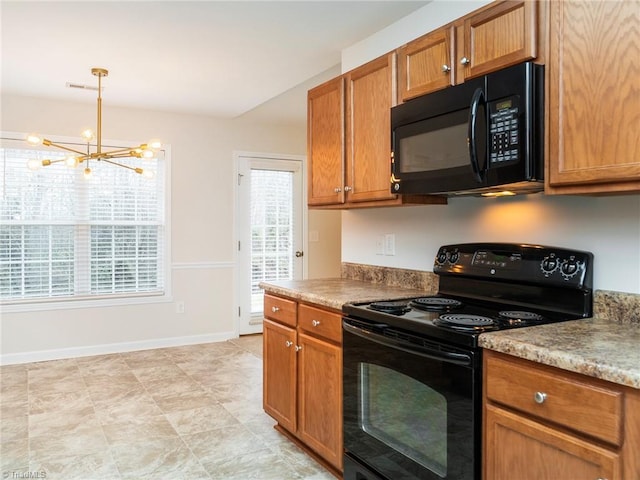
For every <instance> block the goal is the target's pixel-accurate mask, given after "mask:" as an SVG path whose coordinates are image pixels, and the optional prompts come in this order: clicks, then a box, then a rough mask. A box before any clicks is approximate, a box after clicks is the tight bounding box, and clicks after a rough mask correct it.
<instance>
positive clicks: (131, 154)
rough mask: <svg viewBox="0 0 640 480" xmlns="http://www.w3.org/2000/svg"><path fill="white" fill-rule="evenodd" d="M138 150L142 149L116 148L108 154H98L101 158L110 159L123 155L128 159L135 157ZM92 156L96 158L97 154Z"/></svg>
mask: <svg viewBox="0 0 640 480" xmlns="http://www.w3.org/2000/svg"><path fill="white" fill-rule="evenodd" d="M138 148H142V147H141V146H138V147H133V148H132V147H126V148H118V149H116V150H111V151H109V152H102V153H100V155H99V156H102V157H107V156H109V157H110V156H112V155H122V154H123V153H124V154H126V156H128V157H135V156H136V155H135V151H136V149H138ZM94 155H95V156H96V157H97V156H98V152H96V153H95V154H94Z"/></svg>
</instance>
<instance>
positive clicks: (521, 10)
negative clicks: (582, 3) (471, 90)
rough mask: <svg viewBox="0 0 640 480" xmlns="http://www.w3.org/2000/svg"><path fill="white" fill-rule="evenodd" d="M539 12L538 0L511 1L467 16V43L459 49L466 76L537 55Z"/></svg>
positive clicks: (465, 36) (465, 22) (480, 73)
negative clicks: (537, 19) (537, 18)
mask: <svg viewBox="0 0 640 480" xmlns="http://www.w3.org/2000/svg"><path fill="white" fill-rule="evenodd" d="M559 3H560V2H559ZM536 12H537V9H536V2H533V1H530V0H520V1H510V0H508V1H504V2H499V3H496V5H495V6H493V7H490V8H487V9H485V10H482V11H481V12H479V13H478V14H477V15H471V16H469V17H467V18H466V19H465V21H464V45H463V47H462V48H458V57H459V58H458V64H459V66H460V67H462V69H463V73H464V78H470V77H477V76H478V75H484V74H486V73H489V72H492V71H495V70H498V69H500V68H503V67H507V66H509V65H515V64H516V63H520V62H523V61H525V60H530V59H532V58H535V57H536V45H537V43H536V42H537V21H536V17H537V15H536Z"/></svg>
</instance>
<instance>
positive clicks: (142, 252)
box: [0, 147, 165, 303]
mask: <svg viewBox="0 0 640 480" xmlns="http://www.w3.org/2000/svg"><path fill="white" fill-rule="evenodd" d="M76 148H77V147H76ZM63 157H64V153H59V152H55V151H52V150H50V149H47V150H35V149H33V148H29V149H24V148H6V147H1V148H0V167H1V171H0V174H1V176H2V178H1V181H2V183H1V191H0V195H1V198H0V202H1V203H0V299H1V300H2V301H3V303H12V302H24V301H28V300H35V299H38V300H40V299H47V298H49V299H52V298H62V299H64V298H65V297H66V298H68V299H84V298H96V297H98V296H100V297H104V296H107V297H109V296H123V295H125V296H126V295H133V294H135V295H140V294H161V293H163V291H164V286H165V285H164V280H165V278H164V277H165V276H164V265H165V259H164V255H165V249H164V244H165V212H164V195H165V187H164V185H165V184H164V159H163V156H162V152H161V154H160V155H159V157H158V159H157V160H154V161H152V162H148V163H147V162H145V164H144V165H143V167H144V168H145V169H146V170H152V171H154V173H155V176H154V178H153V179H148V178H145V177H143V176H142V175H138V174H136V173H134V172H132V171H130V170H128V169H124V168H121V167H117V166H113V165H108V164H101V163H100V162H98V161H93V162H92V163H91V169H92V170H93V175H92V177H91V178H90V179H85V178H84V177H83V175H82V168H75V169H70V168H67V167H65V166H64V165H63V164H57V165H51V166H49V167H45V168H42V169H40V170H37V171H30V170H29V169H27V167H26V164H27V161H28V160H30V159H34V158H36V159H40V160H42V159H44V158H48V159H51V160H55V159H58V158H63ZM121 160H122V162H121V163H123V164H125V165H135V166H140V160H139V159H121Z"/></svg>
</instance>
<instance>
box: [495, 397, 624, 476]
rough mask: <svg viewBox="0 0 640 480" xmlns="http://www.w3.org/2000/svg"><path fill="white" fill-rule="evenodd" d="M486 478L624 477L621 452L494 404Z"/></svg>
mask: <svg viewBox="0 0 640 480" xmlns="http://www.w3.org/2000/svg"><path fill="white" fill-rule="evenodd" d="M486 445H487V446H489V445H495V446H498V445H503V446H504V447H503V448H487V449H485V451H484V452H485V453H484V455H485V469H486V471H485V478H490V479H493V480H509V479H512V478H513V474H514V472H518V478H519V479H520V480H545V479H557V478H566V479H581V478H594V479H595V478H607V479H609V480H614V479H616V478H620V476H621V475H620V466H621V465H620V458H619V456H618V454H617V453H615V452H612V451H611V450H608V449H606V448H603V447H601V446H599V445H596V444H595V443H589V442H586V441H584V440H581V439H579V438H577V437H573V436H572V435H568V434H566V433H563V432H560V431H558V430H554V429H553V428H550V427H547V426H545V425H542V424H539V423H537V422H535V421H533V420H530V419H528V418H526V417H523V416H521V415H517V414H515V413H512V412H508V411H506V410H503V409H501V408H496V407H494V406H492V405H487V408H486Z"/></svg>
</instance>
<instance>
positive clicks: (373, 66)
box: [345, 53, 396, 202]
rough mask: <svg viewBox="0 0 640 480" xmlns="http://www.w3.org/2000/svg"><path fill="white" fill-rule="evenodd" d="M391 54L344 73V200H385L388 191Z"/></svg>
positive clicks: (389, 195) (392, 96)
mask: <svg viewBox="0 0 640 480" xmlns="http://www.w3.org/2000/svg"><path fill="white" fill-rule="evenodd" d="M394 78H395V54H393V53H392V54H389V55H386V56H384V57H382V58H379V59H376V60H374V61H372V62H369V63H367V64H366V65H364V66H362V67H360V68H357V69H355V70H353V71H352V72H350V73H349V74H348V75H347V182H346V186H345V190H348V191H347V193H346V195H347V202H364V201H367V200H386V199H392V198H395V195H394V194H392V193H391V182H390V178H391V115H390V109H391V107H392V106H393V105H394V104H395V101H394V99H395V97H396V93H395V92H396V89H395V81H394Z"/></svg>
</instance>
